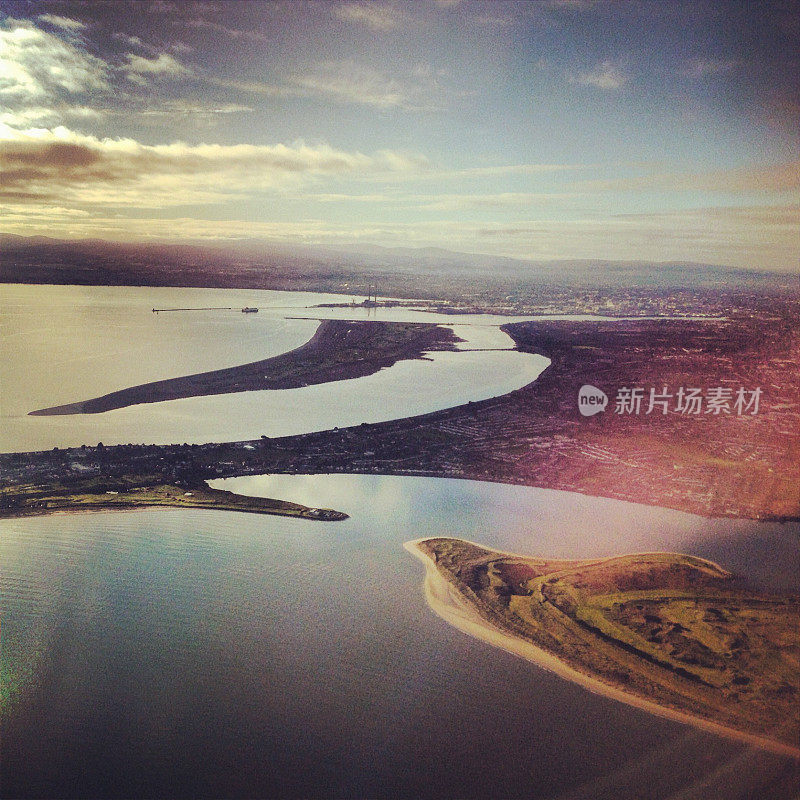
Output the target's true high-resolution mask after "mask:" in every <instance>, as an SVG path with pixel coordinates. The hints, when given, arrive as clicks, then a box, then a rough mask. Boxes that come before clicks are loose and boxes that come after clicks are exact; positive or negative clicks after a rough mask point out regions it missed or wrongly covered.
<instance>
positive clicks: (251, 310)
mask: <svg viewBox="0 0 800 800" xmlns="http://www.w3.org/2000/svg"><path fill="white" fill-rule="evenodd" d="M257 311H258V309H257V308H250V306H245V307H244V308H243V309H242V314H255V313H256V312H257Z"/></svg>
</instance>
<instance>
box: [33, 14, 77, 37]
mask: <svg viewBox="0 0 800 800" xmlns="http://www.w3.org/2000/svg"><path fill="white" fill-rule="evenodd" d="M38 19H39V21H40V22H47V23H49V24H50V25H55V26H56V27H57V28H62V29H63V30H65V31H70V32H72V33H74V32H75V31H79V30H82V29H83V28H85V27H86V25H85V24H84V23H83V22H79V21H78V20H77V19H70V18H69V17H60V16H58V15H57V14H39V17H38Z"/></svg>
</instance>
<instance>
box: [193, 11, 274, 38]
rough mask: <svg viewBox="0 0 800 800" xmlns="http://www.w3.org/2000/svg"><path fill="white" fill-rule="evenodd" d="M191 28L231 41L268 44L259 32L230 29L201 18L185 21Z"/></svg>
mask: <svg viewBox="0 0 800 800" xmlns="http://www.w3.org/2000/svg"><path fill="white" fill-rule="evenodd" d="M186 24H187V25H188V26H189V27H191V28H204V29H206V30H209V31H213V32H214V33H224V34H225V35H226V36H230V37H231V38H232V39H249V40H250V41H253V42H270V41H271V39H270V38H269V36H265V35H264V34H263V33H260V32H259V31H250V30H242V29H239V28H230V27H228V26H227V25H222V24H220V23H219V22H212V21H211V20H208V19H203V18H202V17H194V18H192V19H189V20H187V23H186Z"/></svg>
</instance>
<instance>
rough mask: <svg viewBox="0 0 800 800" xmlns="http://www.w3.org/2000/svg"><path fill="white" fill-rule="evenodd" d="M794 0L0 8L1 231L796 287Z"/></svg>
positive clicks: (799, 107) (799, 118)
mask: <svg viewBox="0 0 800 800" xmlns="http://www.w3.org/2000/svg"><path fill="white" fill-rule="evenodd" d="M799 45H800V3H798V2H777V1H776V2H758V3H753V2H749V0H745V1H744V2H703V0H689V1H688V2H671V1H670V0H663V1H662V2H656V0H652V1H651V0H647V1H646V2H639V1H637V0H629V1H627V2H621V1H615V0H542V1H541V2H524V3H505V2H477V1H476V2H472V1H471V0H461V1H460V2H459V0H439V1H438V2H437V1H436V0H416V1H415V2H396V1H392V0H355V1H354V2H349V1H348V0H342V2H334V3H323V2H303V0H294V1H293V2H220V3H214V2H180V3H177V2H169V0H152V1H151V2H123V1H122V0H118V2H77V1H73V2H47V0H42V1H40V2H11V1H10V0H0V168H1V169H2V175H1V176H0V230H2V231H3V232H6V233H14V234H20V235H26V236H32V235H43V236H52V237H56V238H63V239H81V238H102V239H109V240H119V241H178V242H180V241H184V242H216V241H218V240H219V241H223V242H224V241H230V240H240V239H251V238H263V239H269V240H275V241H280V242H281V243H286V242H289V243H302V244H306V245H324V246H333V247H340V248H343V249H347V248H349V247H353V246H356V245H358V246H361V245H380V246H385V247H443V248H446V249H449V250H456V251H463V252H470V253H487V254H492V255H504V256H512V257H516V258H524V259H535V260H538V259H545V260H552V259H584V258H592V259H612V260H617V259H619V260H646V261H698V262H703V263H711V264H724V265H730V266H736V267H745V268H752V269H777V270H782V271H790V272H798V273H800V77H799V76H800V46H799Z"/></svg>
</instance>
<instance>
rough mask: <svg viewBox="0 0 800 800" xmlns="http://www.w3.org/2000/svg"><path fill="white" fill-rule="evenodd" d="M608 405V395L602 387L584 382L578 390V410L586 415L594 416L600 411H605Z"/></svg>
mask: <svg viewBox="0 0 800 800" xmlns="http://www.w3.org/2000/svg"><path fill="white" fill-rule="evenodd" d="M607 405H608V397H607V396H606V393H605V392H604V391H603V390H602V389H598V388H597V387H596V386H592V385H591V384H590V383H584V384H583V386H581V389H580V391H579V392H578V411H580V412H581V414H583V416H584V417H592V416H594V415H595V414H597V413H598V412H600V411H605V408H606V406H607Z"/></svg>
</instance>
